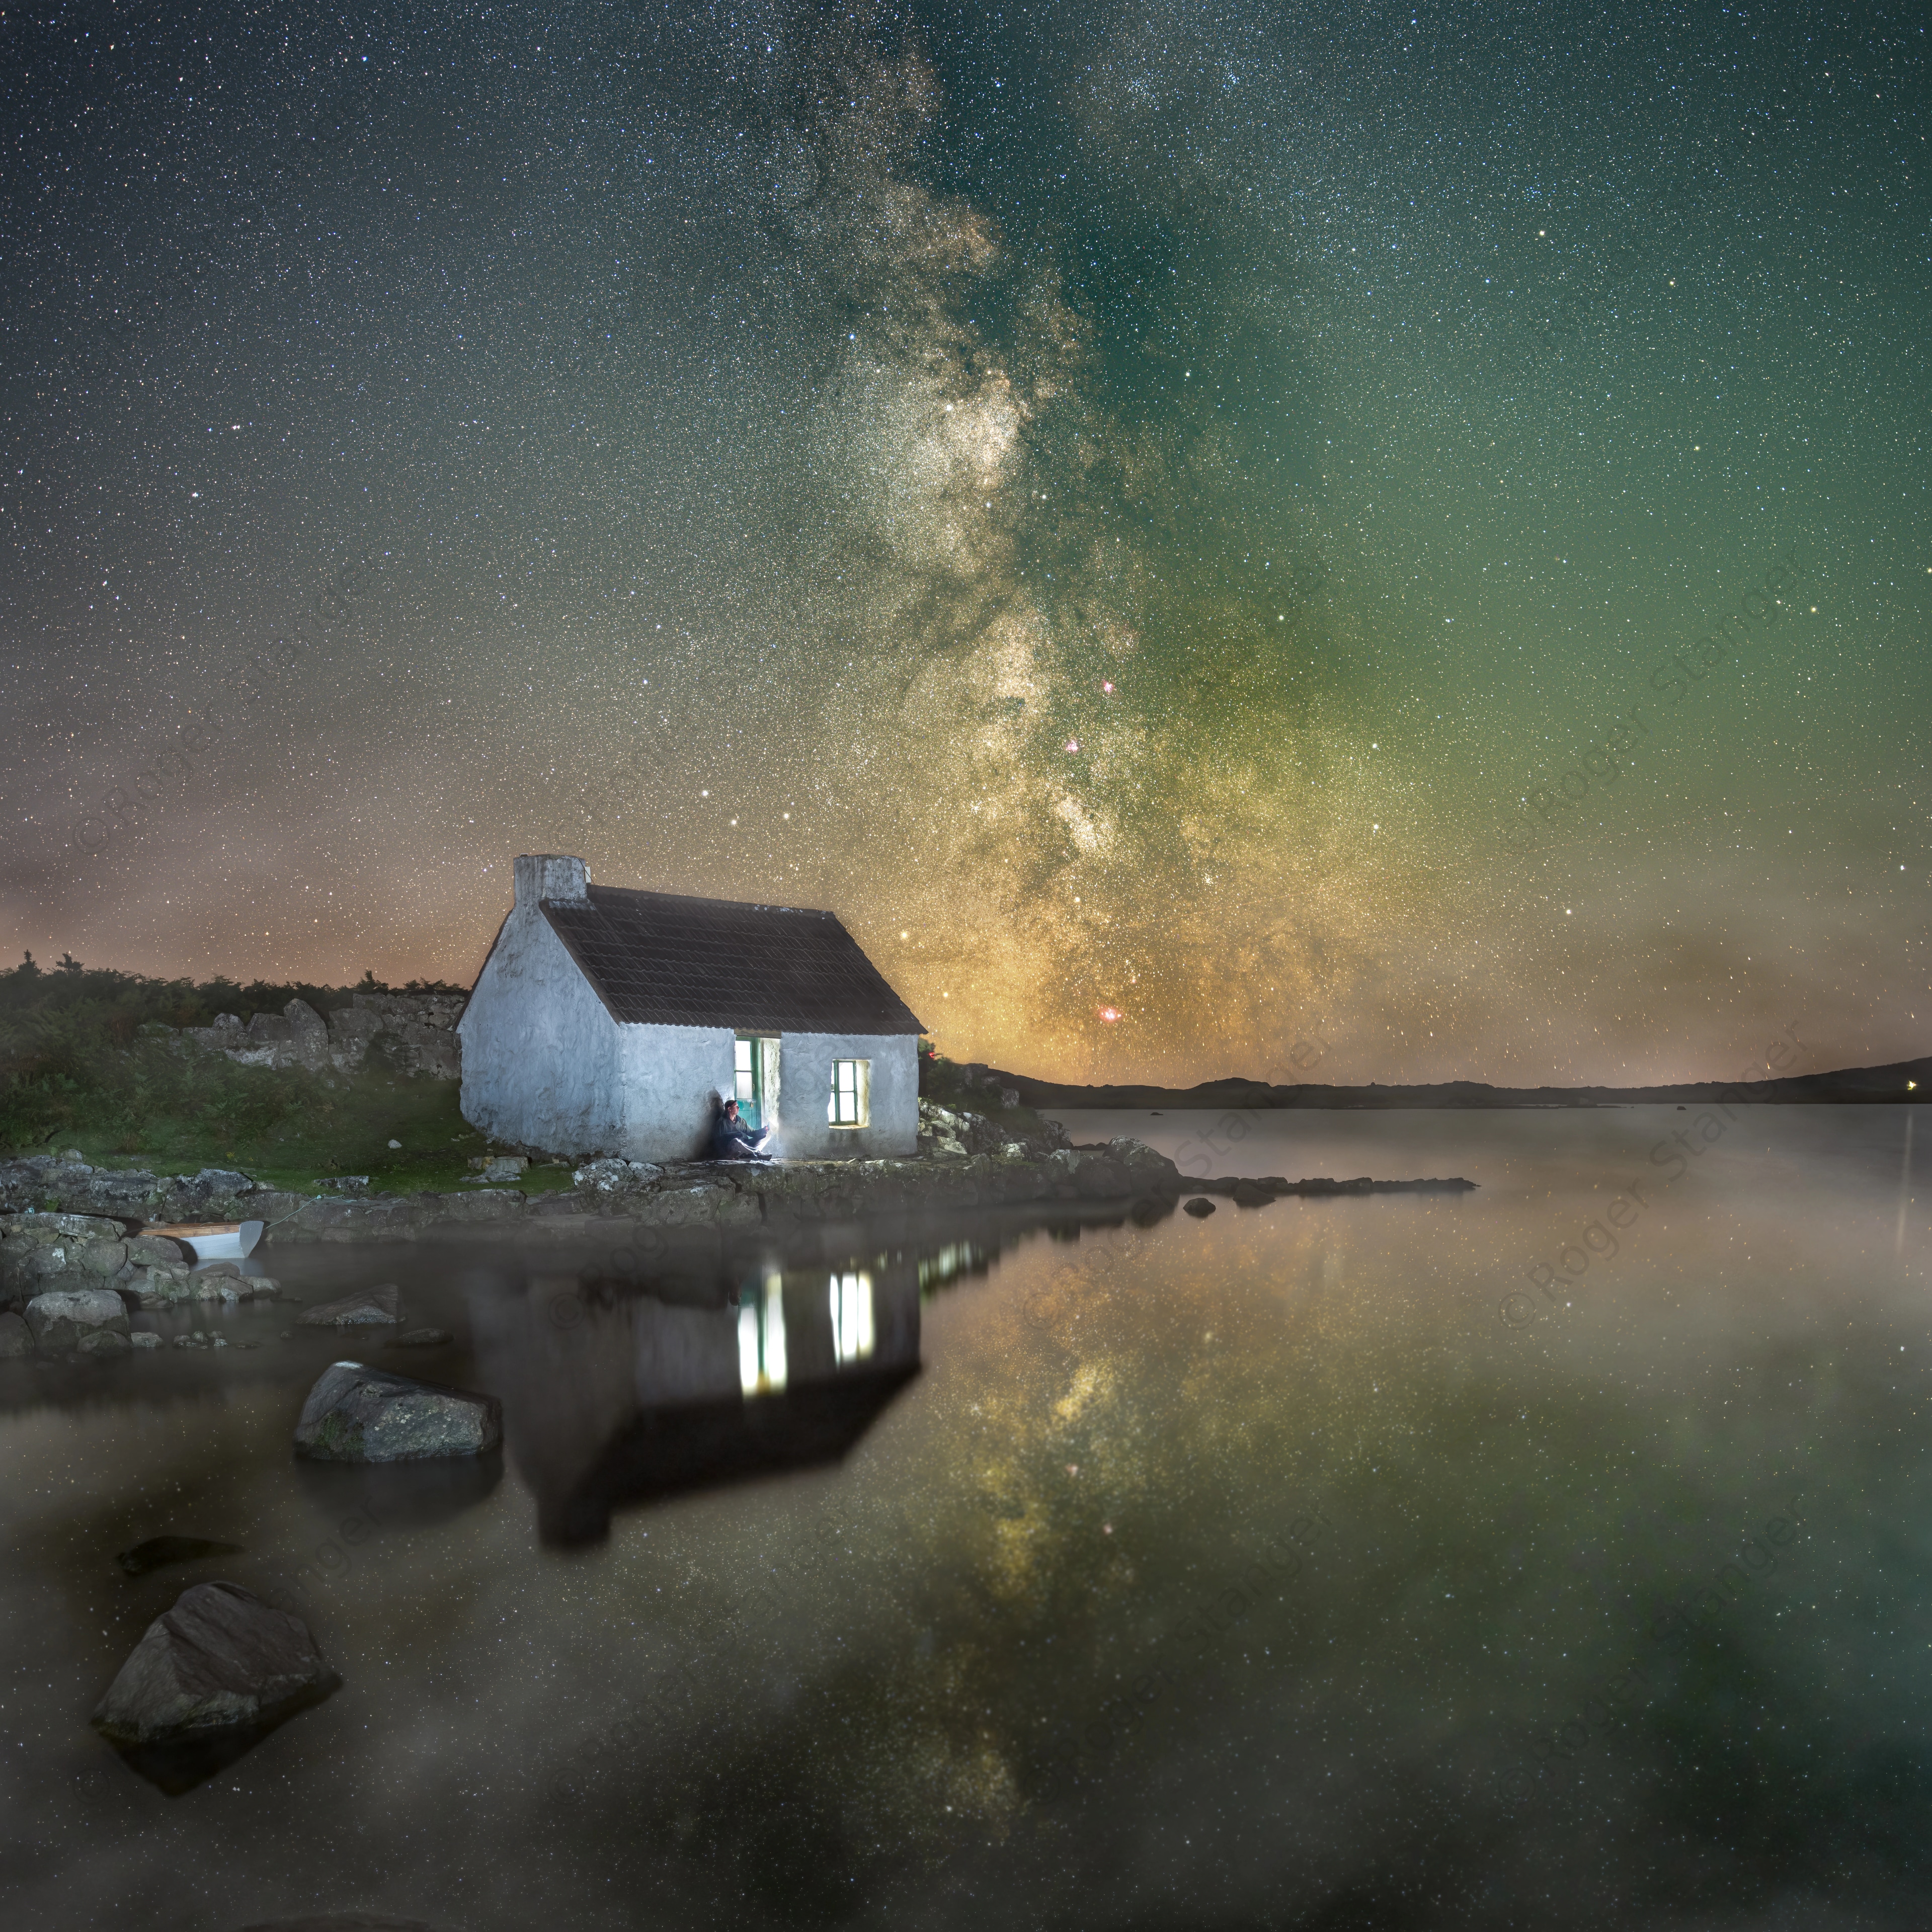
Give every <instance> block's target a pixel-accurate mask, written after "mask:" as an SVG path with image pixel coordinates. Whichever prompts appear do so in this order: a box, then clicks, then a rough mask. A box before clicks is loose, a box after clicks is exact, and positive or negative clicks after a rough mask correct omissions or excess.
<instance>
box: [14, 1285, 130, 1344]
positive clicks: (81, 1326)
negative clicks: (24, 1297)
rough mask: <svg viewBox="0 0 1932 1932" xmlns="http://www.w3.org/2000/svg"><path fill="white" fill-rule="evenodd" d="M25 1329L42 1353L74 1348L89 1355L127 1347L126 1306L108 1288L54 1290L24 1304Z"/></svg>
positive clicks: (36, 1296)
mask: <svg viewBox="0 0 1932 1932" xmlns="http://www.w3.org/2000/svg"><path fill="white" fill-rule="evenodd" d="M27 1326H28V1328H29V1329H30V1330H31V1331H32V1333H33V1337H34V1346H35V1347H36V1348H37V1349H40V1352H42V1353H43V1355H52V1354H53V1353H55V1351H57V1350H59V1349H80V1351H81V1352H82V1353H83V1354H84V1355H92V1354H94V1353H95V1352H98V1351H99V1350H102V1349H124V1348H126V1347H127V1304H126V1303H125V1302H124V1301H122V1300H121V1298H120V1297H119V1296H118V1295H116V1294H115V1292H114V1291H113V1289H111V1288H67V1289H55V1291H54V1292H52V1293H51V1294H48V1295H35V1296H34V1298H33V1300H32V1301H30V1302H28V1304H27Z"/></svg>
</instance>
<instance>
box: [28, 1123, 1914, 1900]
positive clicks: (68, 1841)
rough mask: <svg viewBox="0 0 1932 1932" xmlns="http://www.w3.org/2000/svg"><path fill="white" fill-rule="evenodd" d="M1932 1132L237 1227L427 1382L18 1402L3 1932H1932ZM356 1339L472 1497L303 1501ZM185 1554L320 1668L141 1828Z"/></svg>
mask: <svg viewBox="0 0 1932 1932" xmlns="http://www.w3.org/2000/svg"><path fill="white" fill-rule="evenodd" d="M1909 1112H1915V1110H1908V1109H1898V1108H1886V1109H1809V1110H1806V1109H1770V1108H1745V1109H1739V1110H1738V1112H1737V1114H1736V1116H1735V1118H1733V1119H1732V1120H1730V1121H1725V1120H1724V1119H1723V1118H1721V1116H1716V1115H1713V1116H1709V1117H1700V1115H1699V1114H1698V1113H1697V1112H1696V1111H1695V1110H1692V1111H1690V1112H1679V1111H1677V1110H1675V1109H1655V1110H1652V1109H1630V1110H1616V1111H1605V1112H1513V1113H1493V1114H1491V1113H1476V1114H1455V1113H1404V1114H1362V1113H1355V1114H1346V1115H1313V1114H1297V1115H1252V1116H1245V1117H1240V1116H1225V1115H1224V1116H1209V1115H1186V1114H1171V1115H1167V1116H1166V1117H1165V1118H1150V1117H1149V1116H1148V1115H1146V1114H1145V1113H1137V1114H1133V1115H1104V1116H1103V1115H1085V1116H1075V1117H1070V1121H1069V1124H1070V1126H1071V1127H1073V1131H1074V1137H1075V1139H1076V1140H1082V1139H1090V1138H1091V1139H1099V1138H1102V1137H1104V1136H1106V1135H1108V1134H1111V1133H1118V1132H1132V1133H1136V1134H1138V1135H1139V1136H1141V1137H1142V1138H1143V1139H1147V1140H1148V1141H1150V1142H1151V1143H1152V1144H1154V1145H1156V1146H1157V1147H1159V1148H1161V1149H1162V1151H1164V1152H1166V1153H1169V1154H1173V1155H1175V1157H1176V1158H1177V1159H1178V1160H1181V1162H1182V1163H1183V1165H1184V1166H1190V1165H1192V1166H1193V1170H1194V1171H1195V1172H1200V1173H1220V1174H1236V1173H1247V1174H1256V1175H1261V1174H1280V1175H1288V1176H1289V1177H1290V1178H1295V1177H1298V1176H1301V1175H1316V1174H1327V1175H1333V1176H1335V1177H1337V1178H1343V1177H1346V1176H1349V1175H1359V1174H1368V1175H1375V1176H1376V1177H1377V1178H1385V1179H1386V1178H1411V1177H1414V1176H1422V1175H1437V1176H1447V1175H1466V1176H1467V1177H1468V1178H1469V1179H1471V1180H1472V1181H1477V1182H1478V1183H1480V1184H1481V1187H1480V1190H1479V1191H1478V1192H1476V1193H1473V1194H1470V1195H1468V1196H1463V1197H1461V1198H1460V1199H1459V1198H1454V1197H1447V1196H1418V1197H1413V1198H1406V1197H1401V1196H1393V1197H1391V1196H1385V1197H1381V1198H1375V1199H1344V1200H1334V1201H1299V1200H1286V1201H1283V1202H1278V1203H1277V1204H1276V1205H1273V1206H1271V1207H1268V1208H1261V1209H1256V1210H1252V1211H1250V1210H1239V1209H1237V1208H1234V1207H1233V1206H1232V1205H1229V1204H1228V1203H1226V1202H1223V1204H1222V1205H1221V1206H1220V1210H1219V1211H1218V1212H1217V1214H1214V1216H1213V1217H1211V1218H1209V1219H1207V1220H1202V1221H1196V1220H1191V1219H1190V1218H1189V1217H1187V1216H1185V1215H1182V1214H1175V1215H1174V1216H1172V1217H1170V1218H1169V1219H1166V1220H1163V1221H1161V1222H1160V1223H1158V1224H1157V1225H1155V1226H1136V1225H1134V1224H1133V1223H1132V1222H1122V1223H1118V1224H1117V1225H1114V1226H1094V1225H1091V1224H1090V1225H1088V1226H1084V1227H1082V1226H1078V1225H1076V1224H1073V1223H1067V1224H1064V1225H1061V1226H1057V1227H1046V1226H1040V1224H1039V1223H1037V1222H1035V1223H1032V1224H1029V1223H1027V1222H1026V1221H1025V1220H1024V1219H1023V1218H1018V1217H1015V1218H1007V1219H1004V1220H986V1221H984V1222H983V1223H977V1224H971V1223H948V1224H947V1225H946V1226H935V1227H933V1228H930V1229H923V1230H921V1229H905V1228H903V1227H898V1228H892V1229H835V1230H829V1231H826V1232H823V1234H821V1235H819V1236H817V1237H815V1238H814V1239H813V1240H812V1241H811V1242H809V1243H808V1244H804V1245H802V1246H800V1247H797V1248H795V1249H794V1250H792V1251H790V1252H789V1253H780V1252H777V1251H769V1252H766V1251H760V1250H756V1249H745V1250H739V1251H734V1252H733V1253H730V1254H720V1253H715V1252H711V1251H706V1250H676V1251H670V1250H663V1251H653V1250H650V1249H649V1248H648V1247H645V1248H643V1249H640V1248H638V1247H633V1248H631V1250H628V1251H626V1250H613V1248H612V1247H611V1246H610V1244H609V1243H608V1242H605V1243H604V1244H601V1245H600V1246H598V1247H596V1248H595V1249H594V1250H593V1249H585V1250H581V1251H571V1252H569V1253H565V1252H563V1251H561V1250H558V1249H556V1248H555V1247H545V1248H544V1250H541V1252H540V1253H534V1254H532V1255H531V1256H527V1257H526V1256H519V1255H518V1254H517V1253H516V1252H514V1250H508V1249H505V1248H502V1247H473V1246H472V1247H466V1248H460V1249H458V1248H450V1249H437V1248H431V1247H410V1248H401V1249H393V1250H387V1251H385V1252H380V1253H378V1252H375V1251H372V1250H367V1249H343V1248H338V1249H332V1250H322V1249H314V1248H311V1249H299V1250H289V1251H286V1252H283V1251H274V1250H272V1251H270V1252H269V1254H268V1255H267V1256H266V1257H265V1259H266V1261H267V1262H268V1263H269V1268H270V1270H271V1271H272V1272H275V1273H276V1274H278V1275H279V1276H281V1278H283V1279H284V1280H286V1281H287V1282H288V1283H290V1284H291V1285H292V1286H294V1287H295V1288H296V1290H297V1291H298V1292H300V1293H301V1294H302V1295H305V1297H308V1298H317V1297H320V1296H321V1295H323V1294H325V1293H335V1292H344V1290H345V1289H347V1288H348V1287H350V1286H356V1285H358V1284H362V1283H370V1282H374V1281H382V1280H393V1281H395V1282H398V1283H400V1284H401V1286H402V1288H403V1290H404V1298H405V1301H406V1304H407V1310H408V1313H409V1315H410V1318H411V1319H412V1320H413V1321H418V1322H440V1324H441V1325H443V1326H445V1327H446V1328H449V1329H451V1330H452V1331H454V1332H455V1336H456V1338H457V1339H456V1341H455V1344H454V1345H453V1346H452V1347H451V1348H449V1349H446V1350H443V1351H439V1352H428V1353H425V1354H422V1355H405V1354H404V1353H402V1352H389V1351H385V1350H383V1349H380V1347H372V1346H371V1345H369V1344H368V1343H362V1344H360V1345H357V1346H356V1348H347V1347H345V1346H344V1343H342V1341H341V1340H340V1338H337V1339H335V1340H330V1339H329V1338H328V1337H320V1336H315V1337H310V1336H303V1335H302V1334H301V1331H296V1332H297V1335H298V1337H299V1339H296V1340H287V1341H283V1340H278V1337H279V1335H280V1334H281V1331H282V1330H283V1329H284V1328H287V1325H288V1324H289V1321H290V1311H288V1310H286V1309H280V1310H270V1311H256V1310H237V1311H236V1312H235V1313H233V1314H231V1315H230V1316H227V1317H226V1318H225V1325H226V1333H227V1334H229V1336H230V1337H233V1339H234V1340H258V1341H260V1343H262V1344H263V1346H260V1348H259V1349H255V1350H253V1351H247V1352H245V1351H241V1350H237V1349H229V1350H227V1351H220V1352H208V1353H202V1352H176V1351H174V1350H172V1349H169V1350H166V1351H164V1352H163V1353H162V1354H161V1355H160V1356H158V1357H155V1356H148V1357H146V1358H136V1359H135V1360H132V1361H123V1362H121V1363H117V1364H108V1365H104V1366H101V1367H89V1368H87V1369H84V1370H83V1369H79V1368H76V1369H73V1370H69V1369H67V1368H65V1367H56V1368H52V1369H35V1368H33V1367H30V1366H28V1365H24V1364H12V1363H7V1364H0V1371H4V1373H0V1443H4V1460H0V1468H4V1469H5V1482H4V1484H0V1513H4V1532H0V1541H4V1545H5V1568H4V1574H0V1590H3V1591H4V1597H3V1598H0V1605H3V1606H4V1607H0V1618H4V1625H0V1629H4V1655H5V1660H6V1667H7V1696H6V1700H5V1728H4V1732H0V1805H4V1810H0V1820H4V1823H0V1834H4V1843H5V1854H4V1857H5V1864H4V1870H0V1897H4V1899H5V1904H6V1906H7V1918H8V1920H9V1922H10V1924H13V1925H16V1926H33V1927H69V1926H76V1927H78V1926H89V1927H92V1926H101V1927H106V1926H109V1925H113V1926H115V1927H157V1928H158V1927H169V1928H174V1927H181V1928H186V1927H241V1926H244V1925H247V1924H251V1923H252V1922H254V1921H259V1920H262V1919H265V1918H275V1917H278V1916H284V1915H296V1914H298V1913H300V1912H315V1911H322V1910H344V1909H350V1908H352V1907H357V1906H359V1907H362V1908H365V1909H372V1910H380V1911H384V1912H392V1913H395V1914H398V1915H403V1916H406V1917H412V1918H422V1919H425V1920H428V1921H431V1923H432V1924H436V1925H437V1926H439V1927H452V1928H468V1932H496V1928H502V1932H510V1928H523V1927H528V1928H535V1927H562V1926H568V1927H613V1928H614V1927H634V1926H637V1925H640V1924H650V1925H654V1926H668V1927H683V1926H690V1927H699V1926H706V1927H709V1926H715V1925H718V1924H722V1923H725V1922H727V1921H728V1922H730V1923H731V1924H733V1925H736V1926H740V1927H743V1926H754V1927H755V1926H765V1925H769V1926H774V1927H778V1926H796V1925H831V1924H851V1925H856V1926H879V1927H884V1926H888V1925H889V1926H892V1927H907V1926H914V1927H926V1926H932V1927H952V1926H959V1927H966V1926H969V1925H970V1926H974V1927H980V1926H983V1925H986V1924H1002V1925H1003V1924H1025V1925H1040V1926H1053V1927H1060V1926H1064V1927H1082V1928H1089V1927H1199V1926H1226V1927H1252V1926H1260V1925H1282V1926H1288V1925H1294V1926H1313V1927H1325V1928H1338V1927H1358V1926H1360V1927H1368V1926H1374V1927H1409V1926H1413V1927H1438V1926H1444V1925H1467V1926H1480V1927H1487V1926H1496V1927H1503V1926H1519V1927H1520V1926H1541V1925H1550V1926H1558V1925H1562V1926H1577V1925H1598V1924H1602V1925H1617V1926H1630V1925H1632V1924H1644V1925H1654V1926H1661V1925H1671V1926H1683V1927H1691V1926H1697V1927H1706V1926H1726V1927H1729V1926H1737V1927H1793V1928H1797V1927H1805V1928H1816V1927H1828V1928H1829V1927H1854V1926H1855V1927H1893V1928H1903V1927H1909V1926H1915V1925H1924V1924H1927V1922H1932V1850H1928V1849H1927V1848H1928V1846H1932V1765H1928V1745H1927V1738H1928V1735H1932V1695H1928V1694H1929V1693H1932V1593H1928V1589H1927V1583H1928V1579H1932V1494H1929V1493H1928V1490H1927V1466H1926V1457H1925V1453H1924V1443H1925V1440H1926V1436H1927V1397H1928V1395H1932V1377H1928V1370H1932V1333H1928V1321H1927V1313H1928V1304H1927V1295H1928V1279H1927V1261H1928V1257H1929V1256H1932V1240H1929V1239H1928V1229H1927V1220H1928V1213H1927V1208H1926V1206H1925V1205H1924V1193H1923V1191H1922V1190H1921V1191H1919V1192H1918V1193H1916V1194H1915V1193H1914V1184H1913V1183H1912V1181H1911V1179H1910V1178H1909V1175H1907V1173H1906V1167H1905V1157H1906V1145H1905V1140H1906V1128H1907V1119H1908V1114H1909ZM1676 1134H1682V1135H1683V1136H1685V1139H1684V1140H1683V1141H1682V1142H1673V1140H1672V1139H1671V1136H1673V1135H1676ZM1208 1136H1212V1139H1208V1138H1207V1137H1208ZM1920 1138H1921V1140H1922V1139H1923V1138H1924V1137H1923V1136H1921V1137H1920ZM1924 1152H1925V1150H1924V1148H1921V1149H1920V1153H1921V1155H1922V1154H1924ZM348 1353H361V1354H362V1356H363V1358H365V1359H374V1360H376V1361H381V1362H383V1363H385V1364H387V1365H389V1366H392V1367H398V1368H400V1369H402V1370H404V1371H405V1372H407V1373H416V1374H419V1375H422V1376H425V1378H428V1379H436V1380H441V1381H448V1382H455V1383H458V1384H461V1385H466V1386H470V1387H477V1388H490V1389H492V1390H494V1391H496V1392H497V1393H498V1394H501V1395H502V1397H503V1398H504V1400H505V1411H506V1431H507V1439H508V1440H507V1447H506V1450H505V1454H504V1455H503V1457H502V1459H501V1460H500V1463H493V1464H491V1465H489V1466H484V1467H481V1468H470V1467H458V1468H457V1469H454V1470H452V1469H438V1470H433V1471H425V1470H419V1471H415V1472H410V1471H394V1470H391V1471H373V1472H356V1471H344V1470H327V1469H323V1470H318V1469H313V1468H305V1467H302V1466H298V1465H297V1464H296V1463H295V1462H294V1461H293V1459H292V1457H291V1455H290V1433H291V1430H292V1428H293V1423H294V1420H295V1417H296V1412H297V1411H298V1409H299V1407H300V1405H301V1402H302V1396H303V1394H304V1393H305V1391H306V1389H307V1388H308V1385H309V1384H310V1382H312V1381H313V1379H314V1377H315V1376H316V1375H317V1373H320V1370H321V1368H322V1367H323V1366H324V1365H325V1364H326V1363H327V1362H328V1361H330V1360H331V1359H332V1358H335V1357H336V1356H338V1355H343V1354H348ZM169 1534H172V1535H184V1536H199V1537H208V1538H218V1539H221V1540H224V1541H229V1542H232V1543H236V1544H241V1545H242V1546H243V1547H244V1553H243V1554H242V1555H240V1556H229V1557H223V1558H219V1559H205V1560H202V1561H200V1562H190V1563H187V1564H182V1565H175V1566H171V1567H169V1568H163V1569H160V1570H157V1571H152V1572H151V1573H150V1574H147V1575H145V1576H143V1577H139V1578H130V1577H127V1576H125V1575H124V1574H122V1573H121V1571H120V1570H119V1569H118V1568H116V1566H115V1562H114V1557H115V1553H116V1552H118V1551H120V1550H124V1549H126V1548H127V1547H130V1545H132V1544H136V1543H138V1542H139V1541H142V1540H143V1539H145V1538H149V1537H154V1536H159V1535H169ZM212 1577H226V1578H229V1579H232V1580H234V1581H236V1582H238V1583H242V1584H245V1585H247V1586H249V1587H251V1588H252V1589H257V1590H259V1591H261V1592H263V1593H264V1594H269V1593H279V1594H282V1595H286V1596H287V1597H288V1598H289V1599H290V1601H298V1602H299V1603H300V1604H302V1605H303V1606H304V1607H305V1615H306V1616H308V1619H309V1622H310V1623H311V1627H312V1628H314V1631H315V1633H316V1635H317V1638H318V1640H319V1641H320V1645H321V1647H322V1649H323V1652H324V1653H325V1654H326V1655H327V1657H328V1658H329V1660H330V1661H331V1662H332V1664H333V1665H334V1666H335V1668H336V1670H338V1671H339V1673H341V1676H342V1679H343V1680H344V1685H343V1688H342V1689H341V1691H338V1693H337V1694H335V1696H334V1697H332V1698H331V1699H330V1700H329V1701H328V1702H327V1703H324V1704H323V1705H321V1706H319V1707H318V1708H317V1709H312V1710H310V1711H308V1712H305V1713H303V1714H302V1715H299V1716H298V1717H296V1718H293V1719H292V1720H291V1721H290V1722H288V1723H287V1724H284V1726H283V1727H281V1729H279V1730H277V1731H276V1732H275V1733H273V1734H272V1736H269V1738H268V1739H266V1740H265V1741H264V1742H262V1743H261V1744H260V1745H258V1746H257V1747H256V1748H254V1750H253V1751H251V1752H249V1753H248V1754H247V1755H246V1756H245V1757H242V1758H241V1759H240V1760H238V1761H237V1762H236V1763H234V1764H233V1765H232V1766H229V1768H228V1769H226V1770H225V1771H223V1772H221V1773H220V1775H218V1776H216V1777H214V1778H211V1779H209V1780H208V1781H206V1782H205V1783H203V1784H200V1785H199V1786H197V1787H196V1788H194V1789H193V1790H190V1791H188V1792H187V1793H184V1794H182V1795H180V1796H167V1795H166V1794H165V1793H163V1792H162V1791H161V1790H159V1789H157V1787H155V1786H154V1785H153V1784H150V1783H149V1782H148V1781H146V1780H145V1778H142V1777H141V1776H139V1775H136V1772H134V1771H133V1769H130V1767H129V1766H127V1765H126V1764H124V1763H123V1762H122V1761H121V1759H120V1758H119V1757H118V1756H117V1755H116V1754H115V1752H114V1751H113V1750H111V1749H110V1748H109V1747H108V1746H107V1745H105V1744H104V1743H102V1742H100V1741H99V1740H98V1739H97V1738H96V1737H95V1736H94V1734H93V1733H92V1732H91V1731H90V1730H89V1729H88V1727H87V1722H86V1720H87V1718H88V1715H89V1712H90V1711H91V1710H92V1707H93V1706H94V1704H95V1702H96V1700H98V1698H99V1697H100V1696H101V1693H102V1692H103V1691H104V1689H105V1688H106V1687H107V1684H108V1683H109V1682H110V1680H111V1679H112V1678H113V1675H114V1673H115V1670H117V1669H118V1667H119V1665H120V1663H121V1660H122V1659H123V1658H124V1657H125V1655H127V1652H128V1650H129V1649H130V1648H131V1647H132V1646H133V1644H134V1643H135V1642H136V1640H137V1639H138V1638H139V1635H140V1634H141V1632H142V1630H143V1629H144V1628H145V1626H146V1625H147V1624H148V1622H149V1621H150V1620H151V1619H152V1618H154V1616H157V1615H158V1614H159V1613H160V1612H161V1611H163V1610H165V1609H166V1608H167V1607H168V1606H169V1604H171V1603H172V1601H173V1600H174V1598H175V1595H177V1594H178V1592H179V1591H180V1590H181V1589H182V1588H183V1587H184V1586H186V1585H187V1584H189V1583H193V1582H196V1581H201V1580H207V1579H209V1578H212Z"/></svg>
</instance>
